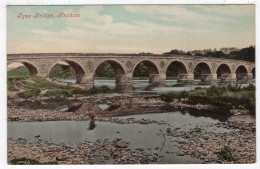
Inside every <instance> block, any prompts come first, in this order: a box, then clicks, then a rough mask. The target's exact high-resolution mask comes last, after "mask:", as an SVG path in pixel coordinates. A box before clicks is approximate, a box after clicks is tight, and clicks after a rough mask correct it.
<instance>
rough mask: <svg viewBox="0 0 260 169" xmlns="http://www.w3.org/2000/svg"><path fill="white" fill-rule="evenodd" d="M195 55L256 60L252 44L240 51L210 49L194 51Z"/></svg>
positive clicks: (174, 52)
mask: <svg viewBox="0 0 260 169" xmlns="http://www.w3.org/2000/svg"><path fill="white" fill-rule="evenodd" d="M164 54H176V55H191V52H190V51H188V52H184V51H182V50H178V49H174V50H171V51H170V52H166V53H164ZM194 55H195V56H203V57H215V58H226V59H238V60H245V61H250V62H255V47H254V46H250V47H247V48H243V49H241V50H239V51H234V52H231V53H229V54H225V53H223V52H222V51H209V52H206V53H205V54H202V53H198V52H196V53H194Z"/></svg>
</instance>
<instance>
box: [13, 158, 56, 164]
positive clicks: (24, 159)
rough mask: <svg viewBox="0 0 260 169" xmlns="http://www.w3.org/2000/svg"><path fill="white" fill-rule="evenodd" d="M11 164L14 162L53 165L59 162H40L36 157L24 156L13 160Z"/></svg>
mask: <svg viewBox="0 0 260 169" xmlns="http://www.w3.org/2000/svg"><path fill="white" fill-rule="evenodd" d="M11 164H13V165H53V164H58V163H57V161H50V162H46V163H40V162H39V161H37V160H35V159H29V158H26V157H23V158H19V159H13V160H11Z"/></svg>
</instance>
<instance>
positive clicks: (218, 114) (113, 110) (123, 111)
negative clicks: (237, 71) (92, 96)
mask: <svg viewBox="0 0 260 169" xmlns="http://www.w3.org/2000/svg"><path fill="white" fill-rule="evenodd" d="M69 105H71V107H68V108H67V110H66V109H65V108H63V109H64V110H66V112H74V113H86V115H89V112H93V113H94V114H95V115H112V116H117V115H129V114H136V113H145V112H149V113H160V112H179V113H180V114H181V115H183V116H186V115H187V114H188V115H190V116H193V117H209V118H211V119H213V120H219V121H226V120H227V119H228V118H229V117H230V116H231V114H230V113H229V112H226V111H221V110H219V111H218V110H198V109H195V108H176V107H174V106H173V105H170V104H158V105H157V106H156V105H154V104H153V105H143V104H139V105H138V104H131V103H124V104H93V103H88V102H82V103H78V102H77V104H69ZM64 106H67V105H64ZM60 110H61V109H60ZM151 110H154V111H151ZM90 119H92V118H91V117H90ZM93 119H94V118H93Z"/></svg>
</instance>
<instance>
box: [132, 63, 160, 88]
mask: <svg viewBox="0 0 260 169" xmlns="http://www.w3.org/2000/svg"><path fill="white" fill-rule="evenodd" d="M140 63H143V64H144V65H145V67H146V68H147V71H148V75H149V83H150V84H152V83H157V82H158V78H159V74H160V71H159V69H158V66H157V65H156V63H154V62H153V61H151V60H148V59H144V60H140V61H138V62H137V63H136V64H135V65H134V66H133V69H132V72H131V74H132V77H133V76H134V71H135V69H136V67H137V65H138V64H140Z"/></svg>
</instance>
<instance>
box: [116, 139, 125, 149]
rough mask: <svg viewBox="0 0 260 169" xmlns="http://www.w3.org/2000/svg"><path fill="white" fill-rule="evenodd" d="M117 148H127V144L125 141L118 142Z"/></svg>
mask: <svg viewBox="0 0 260 169" xmlns="http://www.w3.org/2000/svg"><path fill="white" fill-rule="evenodd" d="M115 146H116V147H118V148H126V147H127V144H126V142H125V141H123V140H119V141H117V142H116V144H115Z"/></svg>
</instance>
